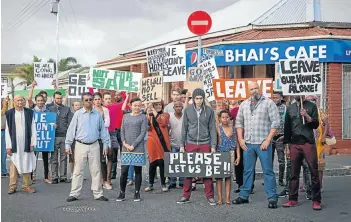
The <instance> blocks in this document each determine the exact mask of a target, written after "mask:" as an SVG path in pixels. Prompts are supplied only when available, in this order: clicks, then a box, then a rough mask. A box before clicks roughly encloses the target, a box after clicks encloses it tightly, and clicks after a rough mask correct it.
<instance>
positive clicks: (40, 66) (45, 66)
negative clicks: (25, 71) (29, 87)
mask: <svg viewBox="0 0 351 222" xmlns="http://www.w3.org/2000/svg"><path fill="white" fill-rule="evenodd" d="M54 73H55V64H54V63H52V62H47V63H44V62H35V63H34V80H35V81H36V82H37V86H36V88H37V89H51V88H52V81H53V79H54Z"/></svg>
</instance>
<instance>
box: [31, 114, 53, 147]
mask: <svg viewBox="0 0 351 222" xmlns="http://www.w3.org/2000/svg"><path fill="white" fill-rule="evenodd" d="M34 122H35V128H36V130H37V145H36V146H35V148H34V151H38V152H52V151H54V142H55V127H54V124H56V113H53V112H34Z"/></svg>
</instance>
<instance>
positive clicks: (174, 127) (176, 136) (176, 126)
mask: <svg viewBox="0 0 351 222" xmlns="http://www.w3.org/2000/svg"><path fill="white" fill-rule="evenodd" d="M182 126H183V115H182V117H181V118H180V119H178V118H177V117H176V116H175V115H174V112H172V113H169V139H170V142H171V146H172V147H178V148H180V147H181V145H180V141H181V137H182V135H181V132H182Z"/></svg>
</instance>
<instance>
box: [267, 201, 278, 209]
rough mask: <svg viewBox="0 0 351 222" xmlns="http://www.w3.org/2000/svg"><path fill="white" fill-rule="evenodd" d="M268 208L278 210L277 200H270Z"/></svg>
mask: <svg viewBox="0 0 351 222" xmlns="http://www.w3.org/2000/svg"><path fill="white" fill-rule="evenodd" d="M268 208H269V209H276V208H278V205H277V201H276V200H270V201H269V202H268Z"/></svg>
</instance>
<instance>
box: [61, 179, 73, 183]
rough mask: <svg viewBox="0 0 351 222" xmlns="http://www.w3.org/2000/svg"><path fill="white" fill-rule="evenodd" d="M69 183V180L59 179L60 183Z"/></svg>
mask: <svg viewBox="0 0 351 222" xmlns="http://www.w3.org/2000/svg"><path fill="white" fill-rule="evenodd" d="M70 182H71V181H70V180H69V179H67V178H66V179H60V183H70Z"/></svg>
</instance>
